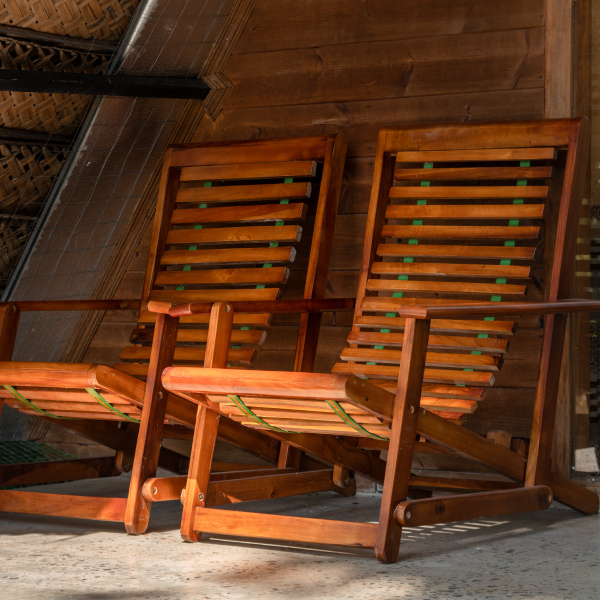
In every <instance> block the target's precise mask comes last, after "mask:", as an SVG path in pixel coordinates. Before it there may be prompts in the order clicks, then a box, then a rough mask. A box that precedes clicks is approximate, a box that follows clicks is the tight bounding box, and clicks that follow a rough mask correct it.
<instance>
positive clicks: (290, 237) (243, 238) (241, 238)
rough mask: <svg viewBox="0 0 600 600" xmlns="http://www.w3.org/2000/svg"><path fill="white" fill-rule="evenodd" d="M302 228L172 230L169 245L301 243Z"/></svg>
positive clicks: (268, 226) (289, 226)
mask: <svg viewBox="0 0 600 600" xmlns="http://www.w3.org/2000/svg"><path fill="white" fill-rule="evenodd" d="M301 235H302V227H299V226H298V225H283V226H277V225H266V226H257V227H248V226H245V227H218V228H216V227H215V228H213V229H172V230H171V231H169V233H168V234H167V244H168V245H173V244H244V243H248V242H255V243H257V244H260V243H262V244H265V243H269V242H299V241H300V237H301Z"/></svg>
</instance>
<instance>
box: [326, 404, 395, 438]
mask: <svg viewBox="0 0 600 600" xmlns="http://www.w3.org/2000/svg"><path fill="white" fill-rule="evenodd" d="M325 402H327V404H328V405H329V408H331V409H332V410H333V411H334V412H335V413H336V414H337V416H338V417H339V418H340V419H342V421H345V422H346V423H347V424H348V425H350V427H352V429H355V430H356V431H358V432H359V433H363V434H365V435H367V436H369V437H370V438H374V439H376V440H383V441H385V442H387V441H389V440H388V438H384V437H380V436H378V435H377V434H375V433H371V432H370V431H367V430H366V429H365V428H364V427H363V426H362V425H359V424H358V423H357V422H356V421H355V420H354V419H353V418H352V417H351V416H350V415H349V414H348V413H347V412H346V411H345V410H344V409H343V408H342V407H341V406H340V405H339V403H338V402H336V401H335V400H325Z"/></svg>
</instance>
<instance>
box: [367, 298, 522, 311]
mask: <svg viewBox="0 0 600 600" xmlns="http://www.w3.org/2000/svg"><path fill="white" fill-rule="evenodd" d="M511 302H512V303H517V302H521V300H512V301H511ZM442 304H443V305H446V306H447V305H448V304H453V305H457V306H466V305H469V304H471V305H473V304H477V305H480V304H484V303H483V302H481V301H478V300H455V299H446V298H445V299H442V298H384V297H379V296H365V297H364V298H363V301H362V303H361V309H362V310H372V311H374V312H394V311H397V310H398V307H399V306H421V305H430V306H433V305H438V306H439V305H442ZM524 306H526V305H525V304H524Z"/></svg>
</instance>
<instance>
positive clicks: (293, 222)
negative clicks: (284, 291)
mask: <svg viewBox="0 0 600 600" xmlns="http://www.w3.org/2000/svg"><path fill="white" fill-rule="evenodd" d="M345 151H346V142H345V140H344V138H343V136H340V135H325V136H315V137H306V138H288V139H276V140H250V141H242V142H218V143H206V144H188V145H181V146H173V147H171V148H169V149H168V150H167V153H166V156H165V162H164V167H163V171H162V178H161V184H160V193H159V199H158V205H157V211H156V214H157V217H156V219H155V223H154V229H153V234H152V241H151V246H150V257H149V260H148V266H147V271H146V277H145V283H144V290H143V295H142V303H141V311H140V318H139V326H138V328H137V329H136V330H135V331H134V332H133V334H132V336H131V342H133V343H134V344H135V345H134V346H130V347H127V348H125V350H124V351H123V353H122V354H121V360H123V361H124V363H121V364H119V365H116V368H118V369H119V370H121V371H124V372H126V373H129V374H132V375H136V376H144V375H145V373H146V371H147V362H148V359H149V357H150V350H151V342H152V335H153V327H152V324H153V323H154V322H155V315H154V313H151V312H149V311H148V310H147V309H146V306H147V303H148V301H150V300H160V301H166V302H173V303H185V302H205V301H211V302H212V301H217V300H256V301H260V300H275V299H277V298H278V297H279V296H280V293H281V287H282V286H283V285H284V284H285V283H286V281H287V280H288V277H289V275H290V266H291V265H292V263H293V262H294V259H295V257H296V253H297V247H298V246H299V244H300V243H301V240H302V246H303V247H302V251H303V252H304V251H306V252H310V256H309V258H308V268H307V272H306V279H305V283H304V292H303V297H304V298H322V297H323V295H324V292H325V287H326V281H327V271H328V268H329V255H330V252H331V243H332V235H331V233H332V229H333V225H334V222H335V215H336V213H337V206H338V200H339V192H340V186H341V179H342V173H343V164H344V158H345ZM307 241H308V242H309V243H307ZM270 318H271V315H269V314H268V313H264V314H237V315H236V319H235V330H234V332H233V336H232V340H231V341H232V346H231V349H230V352H229V364H230V365H231V366H233V367H236V366H237V367H247V366H249V365H250V364H251V362H252V360H253V359H254V357H255V355H256V349H257V348H258V347H260V346H261V344H262V343H263V341H264V339H265V335H266V333H265V328H266V327H267V326H268V324H269V321H270ZM311 318H312V319H314V317H310V318H309V317H308V315H304V316H303V317H302V321H301V325H300V333H299V342H298V352H297V356H296V368H297V370H310V369H311V368H312V362H313V361H314V354H315V349H314V348H312V345H311V344H306V343H304V342H305V337H306V335H307V330H308V328H309V327H310V325H309V322H310V319H311ZM207 324H208V316H193V317H186V318H183V319H182V322H181V326H180V329H179V334H178V338H177V341H178V347H177V349H176V352H175V362H176V364H196V365H198V364H202V361H203V359H204V353H205V342H206V337H207Z"/></svg>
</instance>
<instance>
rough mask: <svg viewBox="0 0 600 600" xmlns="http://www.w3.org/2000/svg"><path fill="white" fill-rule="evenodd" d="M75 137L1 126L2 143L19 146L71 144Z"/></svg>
mask: <svg viewBox="0 0 600 600" xmlns="http://www.w3.org/2000/svg"><path fill="white" fill-rule="evenodd" d="M72 142H73V139H72V138H70V137H68V136H66V135H50V134H49V133H45V132H43V131H31V130H29V129H13V128H11V127H0V144H16V145H17V146H61V147H64V146H70V145H71V144H72Z"/></svg>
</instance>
